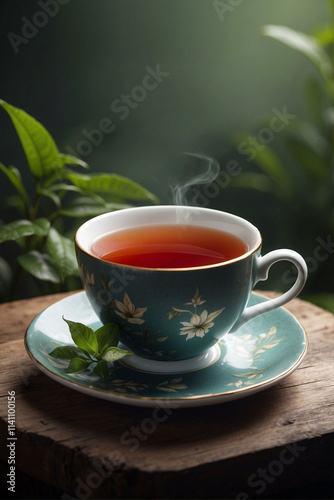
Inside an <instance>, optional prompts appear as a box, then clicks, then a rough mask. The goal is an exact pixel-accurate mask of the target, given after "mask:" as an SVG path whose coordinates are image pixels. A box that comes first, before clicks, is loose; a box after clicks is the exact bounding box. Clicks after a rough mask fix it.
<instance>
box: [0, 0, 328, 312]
mask: <svg viewBox="0 0 334 500" xmlns="http://www.w3.org/2000/svg"><path fill="white" fill-rule="evenodd" d="M50 1H51V0H50ZM55 2H56V0H52V3H53V4H54V3H55ZM47 3H48V2H47V0H45V1H43V0H39V2H38V1H33V0H29V1H26V0H1V1H0V43H1V53H0V60H1V68H2V72H1V79H0V98H2V99H4V100H5V101H7V102H9V103H11V104H13V105H14V106H17V107H19V108H22V109H24V110H25V111H27V112H28V113H29V114H31V115H32V116H34V117H35V118H36V119H38V120H39V121H40V122H41V123H43V125H44V126H45V127H46V128H47V129H48V130H49V132H50V133H51V134H52V135H53V137H54V139H55V140H56V143H57V145H58V147H59V149H60V151H62V152H64V153H65V152H69V153H72V154H76V155H77V156H79V157H81V158H82V159H83V160H85V161H86V162H87V163H88V164H89V165H90V168H91V170H92V171H93V172H102V171H105V172H115V173H119V174H122V175H125V176H128V177H130V178H131V179H133V180H135V181H137V182H139V183H140V184H142V185H144V186H145V187H146V188H148V189H149V190H150V191H152V192H153V193H154V194H156V195H157V196H158V198H159V199H160V202H161V203H166V204H169V203H172V195H171V189H170V185H173V184H174V183H175V182H177V180H178V179H180V178H182V179H183V180H184V179H186V180H187V179H191V177H192V176H193V175H195V174H194V172H193V171H192V168H191V165H190V166H189V164H188V163H187V164H184V165H183V163H182V161H180V154H181V153H182V152H184V151H190V152H194V153H202V154H206V155H209V156H211V157H214V158H216V159H217V160H218V161H219V163H220V166H221V169H222V171H224V170H225V169H226V166H227V165H228V162H229V161H234V162H237V163H238V165H239V167H240V172H241V173H240V176H239V175H238V176H236V175H233V176H231V179H230V182H227V183H226V185H224V186H222V187H221V188H220V189H219V190H218V191H217V192H216V193H215V195H214V196H210V197H209V198H208V197H207V198H208V202H207V205H206V206H208V207H210V208H217V209H221V210H226V211H231V212H233V213H236V214H238V215H241V216H243V217H246V218H247V219H248V220H250V221H251V222H253V223H254V224H255V225H257V226H258V227H259V229H260V231H261V233H262V235H263V239H264V245H263V251H264V253H266V252H267V251H269V250H271V249H274V248H280V247H290V248H294V249H295V250H297V251H299V252H300V253H302V254H303V256H304V257H305V258H307V257H309V263H310V264H311V269H310V278H309V282H308V285H307V286H306V288H305V291H304V292H303V295H302V296H304V297H305V298H309V297H311V295H312V296H313V298H314V300H315V301H318V302H319V300H318V299H319V297H320V295H319V294H323V293H324V292H326V293H327V294H332V293H333V281H334V280H333V265H332V261H333V258H332V254H331V252H332V249H331V247H330V248H329V250H328V259H327V258H326V259H324V260H322V261H320V260H316V263H315V265H314V266H313V268H314V269H313V268H312V259H314V252H315V249H316V248H317V246H318V245H319V242H318V240H317V238H322V240H324V241H327V239H328V237H329V238H330V237H331V234H332V233H331V231H332V228H333V224H332V221H331V220H330V214H329V212H328V209H327V208H326V209H324V210H322V211H321V210H320V211H314V210H312V206H310V205H312V202H311V203H307V200H306V201H305V198H308V194H307V193H306V194H304V199H303V198H298V199H297V198H296V197H295V196H287V197H284V195H283V196H276V195H275V192H274V191H273V190H271V189H269V188H268V189H267V186H266V185H264V186H262V187H261V186H256V189H254V188H253V187H252V184H251V183H250V184H249V186H248V187H247V178H246V180H245V182H244V183H242V182H241V183H240V182H238V181H237V178H238V177H239V178H240V179H241V175H243V174H244V173H246V172H253V173H256V172H258V167H257V166H256V163H255V162H250V161H248V160H249V157H248V156H247V155H245V154H242V152H240V149H239V151H238V146H240V142H242V140H244V139H245V137H246V138H247V137H248V136H247V134H250V135H251V136H257V134H258V133H259V132H260V133H261V130H262V129H263V127H264V123H265V120H268V119H269V120H270V118H271V117H272V116H273V114H274V113H275V111H273V110H278V111H279V112H281V113H283V111H284V109H285V110H287V112H288V113H290V114H292V115H295V117H296V120H295V121H297V120H298V121H300V122H304V123H311V124H312V123H313V121H314V118H313V117H311V116H310V113H309V109H308V108H307V106H306V105H305V89H306V88H307V82H309V81H310V80H312V81H315V82H316V84H315V85H317V82H318V83H319V82H320V77H319V75H318V72H317V71H316V69H315V68H314V67H313V66H312V64H311V63H310V62H309V61H308V60H307V59H306V58H305V57H303V56H302V55H300V54H298V53H297V52H295V51H292V50H289V49H288V48H287V47H285V46H283V45H282V44H280V43H277V42H276V41H274V40H272V39H269V38H265V37H262V36H260V30H261V28H262V26H263V25H266V24H277V25H285V26H289V27H291V28H293V29H295V30H298V31H303V32H307V33H311V32H312V31H313V30H314V29H315V28H316V26H317V25H320V24H322V23H325V22H327V21H328V20H329V3H328V2H327V0H318V1H317V2H315V1H314V0H280V2H277V1H276V0H251V1H249V0H244V1H242V0H240V1H239V2H237V1H236V0H234V1H229V0H226V1H220V2H215V1H211V0H210V1H209V0H108V1H107V0H94V1H93V0H69V1H67V0H62V2H60V0H59V2H57V7H58V12H57V13H56V14H54V15H53V14H52V15H49V16H48V19H47V22H46V23H44V22H43V19H45V16H44V17H43V16H40V17H39V18H38V16H37V17H36V12H38V11H43V9H42V7H41V5H42V4H47ZM34 16H35V17H34ZM26 20H28V21H32V20H35V21H37V23H36V24H38V22H39V23H40V24H42V25H43V24H44V25H43V26H41V27H38V29H37V32H29V29H28V31H27V32H26V33H25V34H27V33H28V35H29V36H30V38H27V37H26V38H25V41H24V42H22V40H20V39H18V38H15V37H14V38H13V35H9V34H10V33H14V34H16V35H19V36H22V35H23V33H24V32H22V30H23V29H24V28H23V27H24V25H25V24H26ZM16 52H17V53H16ZM148 67H149V68H151V70H157V71H158V72H159V70H160V71H161V72H163V76H161V77H160V80H161V81H160V82H159V83H158V85H157V86H156V88H154V89H152V90H148V91H147V95H145V98H144V96H143V94H140V92H141V91H140V90H138V89H137V90H134V89H135V88H136V87H138V86H140V85H141V84H142V82H143V79H144V78H145V75H147V73H148V71H149V72H150V71H151V70H148V69H147V68H148ZM161 74H162V73H161ZM167 74H168V75H167ZM158 78H159V77H158ZM152 82H153V80H152V79H151V80H150V83H151V84H152ZM132 92H137V94H135V95H136V96H137V98H138V100H137V102H135V101H133V99H132V101H131V105H130V104H129V105H128V112H127V116H126V117H125V116H124V115H125V111H124V114H122V113H121V112H120V111H115V109H118V110H119V106H120V104H119V103H118V104H117V103H115V101H116V100H117V99H119V100H122V99H123V98H124V95H127V94H130V95H131V93H132ZM323 100H324V103H323V105H324V108H325V107H326V106H329V105H330V103H329V102H327V97H326V95H325V93H324V97H323ZM112 105H114V108H113V109H111V106H112ZM106 118H108V119H109V120H111V121H112V122H113V126H114V130H113V131H112V132H109V133H104V134H103V139H102V140H100V136H96V135H95V136H94V133H92V130H95V129H98V128H99V124H100V123H101V120H104V119H106ZM122 118H123V119H122ZM291 122H294V119H292V120H291ZM287 128H289V127H287ZM0 130H1V135H0V152H1V156H0V160H1V161H2V162H3V163H4V164H5V165H9V164H13V165H15V166H17V167H18V168H20V170H21V173H22V176H23V179H24V180H25V182H26V183H29V179H28V176H27V177H26V178H25V173H24V169H25V168H26V167H25V165H26V163H25V158H24V154H23V152H22V149H21V147H20V144H19V142H18V140H17V137H16V135H15V132H14V129H13V127H12V124H11V123H10V121H9V119H8V116H7V115H6V114H5V113H4V112H3V111H2V110H0ZM241 133H244V134H246V136H243V139H240V137H241V136H240V134H241ZM89 134H91V135H89ZM92 134H93V135H92ZM285 134H286V130H285V129H284V130H282V131H279V132H276V133H275V134H274V135H273V137H272V139H271V140H270V148H273V149H275V151H277V153H278V154H279V155H280V157H281V158H282V161H283V162H284V165H285V166H286V169H287V171H288V172H291V173H292V174H291V175H292V179H293V182H295V183H297V184H298V175H294V172H295V170H296V169H295V164H294V159H293V158H292V157H291V155H290V154H289V153H290V151H289V146H288V145H287V142H286V140H285ZM88 136H89V137H90V139H89V138H88ZM262 137H263V138H264V140H265V137H266V136H265V135H263V136H262ZM83 141H86V142H85V145H86V146H85V145H84V143H83ZM87 141H88V142H89V143H90V146H89V147H88V146H87ZM94 141H95V144H94V143H93V142H94ZM85 147H86V149H85ZM195 170H196V174H197V173H198V169H197V167H196V168H195V166H194V171H195ZM295 173H296V172H295ZM262 180H263V179H262ZM241 184H243V185H242V186H241ZM327 184H328V182H327ZM245 186H246V187H245ZM259 187H260V189H259ZM327 187H328V186H327ZM9 189H10V188H9V183H8V182H7V180H6V179H5V178H4V176H3V177H1V183H0V195H1V197H0V210H1V216H0V218H1V219H2V220H3V221H4V222H8V221H9V220H10V210H8V208H7V205H6V203H5V195H7V194H8V190H9ZM198 190H199V191H200V192H202V193H205V187H203V185H202V186H198ZM193 192H194V191H193ZM196 192H198V191H196ZM208 192H209V191H207V193H208ZM319 196H320V197H321V193H320V195H319ZM191 201H192V200H191V197H190V199H189V202H190V203H191ZM326 217H327V218H328V220H325V219H326ZM0 253H1V248H0ZM323 253H324V252H323ZM323 253H322V255H323ZM330 262H331V264H330ZM287 269H290V266H289V264H285V265H284V264H282V267H281V264H279V265H277V266H276V269H275V270H274V269H273V272H272V274H271V281H270V282H269V283H268V284H265V285H263V286H262V285H261V287H262V288H269V289H276V290H281V289H282V290H284V289H286V288H287V287H288V282H287V280H285V283H284V282H283V283H282V275H283V273H284V272H285V271H286V270H287ZM283 281H284V280H283ZM27 293H28V292H27ZM315 294H317V297H318V298H315V297H314V296H315ZM330 299H331V297H330V295H327V296H326V298H325V299H324V301H322V302H321V301H320V302H321V304H322V305H325V306H326V305H328V304H330ZM328 307H331V305H328Z"/></svg>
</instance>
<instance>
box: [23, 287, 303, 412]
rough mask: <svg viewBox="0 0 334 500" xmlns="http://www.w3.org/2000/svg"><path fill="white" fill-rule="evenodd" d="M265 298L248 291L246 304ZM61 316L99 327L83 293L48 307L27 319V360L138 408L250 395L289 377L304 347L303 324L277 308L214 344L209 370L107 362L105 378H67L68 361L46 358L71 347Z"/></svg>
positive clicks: (77, 385)
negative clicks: (215, 355)
mask: <svg viewBox="0 0 334 500" xmlns="http://www.w3.org/2000/svg"><path fill="white" fill-rule="evenodd" d="M190 290H192V288H191V287H190ZM182 299H183V297H182ZM267 300H268V299H266V298H264V297H262V296H260V295H257V294H254V293H253V294H252V295H251V297H250V301H249V303H250V304H257V303H262V302H265V301H267ZM214 307H216V305H215V306H214ZM62 316H64V317H65V318H66V319H70V320H72V321H81V322H83V323H85V324H86V325H89V326H91V327H92V328H93V329H97V328H98V327H99V326H101V322H100V321H99V319H98V318H97V316H96V314H95V313H94V311H93V309H92V308H91V306H90V303H89V301H88V299H87V296H86V294H85V293H84V292H81V293H78V294H75V295H72V296H70V297H68V298H66V299H63V300H61V301H59V302H57V303H55V304H53V305H52V306H50V307H48V308H47V309H46V310H45V311H43V312H42V313H41V314H39V315H38V316H37V317H36V318H35V319H34V320H33V321H32V323H31V324H30V326H29V327H28V330H27V332H26V338H25V344H26V349H27V351H28V354H29V355H30V357H31V359H32V361H33V362H34V363H35V364H36V365H37V366H38V368H39V369H41V370H42V371H43V372H44V373H45V374H47V375H48V376H50V377H51V378H53V379H55V380H57V381H58V382H60V383H62V384H64V385H66V386H68V387H69V388H71V389H75V390H78V391H81V392H84V393H86V394H88V395H91V396H95V397H98V398H102V399H107V400H109V401H114V402H119V403H125V404H130V405H137V406H153V407H156V406H157V402H161V401H163V404H164V405H167V406H168V403H169V402H170V403H172V402H173V401H174V404H175V401H177V403H178V405H179V406H180V407H181V406H184V407H187V406H200V405H210V404H216V403H221V402H225V401H229V400H232V399H237V398H240V397H244V396H248V395H251V394H253V393H255V392H258V391H260V390H263V389H266V388H268V387H270V386H271V385H273V384H275V383H277V382H278V381H280V380H282V379H283V378H285V377H286V376H288V375H289V374H291V373H292V372H293V371H294V370H295V369H296V368H297V367H298V366H299V364H300V363H301V361H302V359H303V358H304V356H305V354H306V349H307V339H306V335H305V332H304V330H303V328H302V326H301V325H300V324H299V322H298V321H297V320H296V319H295V318H294V316H293V315H292V314H290V313H288V312H287V311H286V310H285V309H283V308H278V309H275V310H273V311H271V312H268V313H267V314H263V315H261V316H258V317H256V318H254V319H253V320H251V321H249V322H248V323H246V324H245V325H243V326H242V327H241V328H240V329H239V330H238V331H237V332H236V333H234V334H227V335H225V336H224V338H223V340H222V341H220V342H219V346H220V349H221V355H220V358H219V359H218V361H216V362H215V363H214V364H212V365H211V366H209V367H206V368H203V369H200V370H197V371H193V372H189V373H183V374H171V375H163V374H160V375H159V374H152V373H143V372H141V371H137V370H134V369H130V368H128V367H125V366H124V365H123V364H122V362H115V363H110V364H109V369H110V374H109V376H108V377H107V378H106V379H105V380H104V381H101V380H100V379H99V378H98V377H97V376H96V375H95V374H94V373H93V372H92V371H89V372H84V373H78V374H68V373H66V369H65V368H66V366H67V364H68V362H66V361H63V360H59V359H55V358H52V357H51V356H49V353H50V352H51V351H52V350H53V349H54V348H55V347H57V346H59V345H63V344H70V345H73V341H72V339H71V336H70V333H69V330H68V327H67V324H66V323H65V322H64V321H63V319H62ZM188 342H189V341H188Z"/></svg>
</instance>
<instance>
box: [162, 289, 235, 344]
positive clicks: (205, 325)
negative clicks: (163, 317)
mask: <svg viewBox="0 0 334 500" xmlns="http://www.w3.org/2000/svg"><path fill="white" fill-rule="evenodd" d="M205 302H206V301H205V300H202V297H201V296H200V294H199V290H198V289H197V290H196V292H195V294H194V296H193V298H192V299H191V301H190V302H186V303H185V305H186V306H188V305H190V306H193V307H194V311H192V310H189V309H179V308H177V307H174V306H172V311H171V312H170V313H169V314H168V318H169V319H170V320H172V319H174V318H175V317H178V316H181V315H183V316H184V315H185V314H190V318H189V321H180V323H181V325H182V327H181V328H180V335H187V337H186V340H190V339H193V338H195V337H200V338H203V337H204V336H205V334H206V333H208V331H209V329H210V328H212V327H213V326H214V322H213V321H212V320H213V319H215V318H216V317H217V316H219V314H221V313H222V312H223V311H224V309H225V308H224V307H223V308H222V309H218V310H217V311H214V312H211V313H208V311H207V309H203V310H202V311H201V312H199V310H198V308H199V306H201V305H203V304H205Z"/></svg>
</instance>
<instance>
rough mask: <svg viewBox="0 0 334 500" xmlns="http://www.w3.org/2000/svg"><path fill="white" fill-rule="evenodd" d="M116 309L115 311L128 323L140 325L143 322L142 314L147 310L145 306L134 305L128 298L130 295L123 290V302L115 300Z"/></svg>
mask: <svg viewBox="0 0 334 500" xmlns="http://www.w3.org/2000/svg"><path fill="white" fill-rule="evenodd" d="M115 304H116V307H117V309H118V311H116V310H115V313H116V314H117V315H118V316H120V317H121V318H123V319H125V320H126V321H127V322H128V323H131V324H135V325H142V324H143V323H145V320H144V319H143V314H144V313H145V312H146V311H147V307H136V306H135V305H134V304H133V303H132V302H131V300H130V297H129V296H128V294H127V293H126V292H125V293H124V298H123V302H121V301H120V300H115Z"/></svg>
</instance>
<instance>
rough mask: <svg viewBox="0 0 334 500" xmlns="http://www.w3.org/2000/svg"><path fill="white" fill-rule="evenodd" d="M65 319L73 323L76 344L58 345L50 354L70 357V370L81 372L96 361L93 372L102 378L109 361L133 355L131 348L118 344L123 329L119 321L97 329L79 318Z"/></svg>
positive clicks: (73, 338) (71, 325)
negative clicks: (126, 348) (121, 347)
mask: <svg viewBox="0 0 334 500" xmlns="http://www.w3.org/2000/svg"><path fill="white" fill-rule="evenodd" d="M63 320H64V321H66V323H67V324H68V326H69V329H70V333H71V337H72V340H73V342H74V343H75V346H71V345H64V346H60V347H56V348H55V349H54V350H53V351H52V352H50V353H49V355H50V356H52V357H53V358H57V359H68V360H69V362H70V363H69V365H68V368H67V370H66V371H67V373H81V372H84V371H86V370H88V368H89V367H90V366H91V365H92V363H96V364H95V366H94V368H93V372H94V373H95V375H98V376H99V377H100V378H101V379H104V378H106V377H107V376H108V374H109V368H108V361H117V360H119V359H122V358H124V356H129V355H131V354H133V353H132V352H131V351H127V350H124V349H120V348H119V347H117V345H118V342H119V329H118V326H117V325H116V324H115V323H107V324H106V325H104V326H101V328H99V329H98V330H96V331H94V330H93V329H92V328H90V327H89V326H86V325H84V324H82V323H77V322H75V321H70V320H68V319H65V318H64V316H63Z"/></svg>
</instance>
